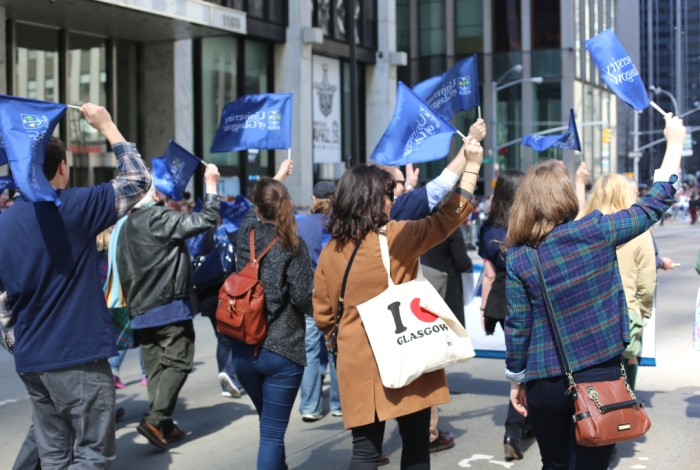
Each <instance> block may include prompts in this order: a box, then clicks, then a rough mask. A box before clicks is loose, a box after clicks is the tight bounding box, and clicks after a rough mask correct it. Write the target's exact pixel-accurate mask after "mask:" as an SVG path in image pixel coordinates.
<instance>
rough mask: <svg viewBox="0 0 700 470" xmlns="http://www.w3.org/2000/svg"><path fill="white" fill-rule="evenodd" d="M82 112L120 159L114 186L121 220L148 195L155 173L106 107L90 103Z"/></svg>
mask: <svg viewBox="0 0 700 470" xmlns="http://www.w3.org/2000/svg"><path fill="white" fill-rule="evenodd" d="M80 112H81V113H82V114H83V116H84V117H85V120H86V121H87V122H88V124H90V125H91V126H92V127H94V128H95V129H97V130H98V131H100V132H101V133H102V135H104V136H105V138H106V139H107V141H108V142H109V144H110V145H111V146H112V151H114V156H115V157H117V177H116V178H114V179H113V180H112V181H111V183H112V188H113V189H114V200H115V209H116V211H117V218H121V217H124V216H125V215H126V214H127V213H128V212H129V211H130V210H131V209H132V208H133V207H134V206H135V205H136V203H137V202H139V201H140V200H141V199H142V198H143V197H144V196H145V195H146V193H147V192H148V189H149V188H150V187H151V173H150V172H149V171H148V168H147V167H146V165H145V164H144V162H143V160H142V159H141V155H140V154H139V152H138V150H137V149H136V145H134V144H132V143H129V142H126V141H125V139H124V137H123V136H122V134H121V132H119V129H117V126H116V125H115V124H114V122H113V121H112V117H111V116H110V115H109V112H107V110H106V109H105V108H103V107H102V106H97V105H94V104H92V103H86V104H84V105H83V106H81V108H80Z"/></svg>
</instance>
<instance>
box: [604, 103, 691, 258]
mask: <svg viewBox="0 0 700 470" xmlns="http://www.w3.org/2000/svg"><path fill="white" fill-rule="evenodd" d="M664 135H665V136H666V154H665V155H664V160H663V162H662V163H661V167H660V168H659V169H658V170H656V172H655V173H654V184H653V185H652V187H651V189H650V190H649V193H647V195H646V196H645V197H644V198H642V200H640V201H639V202H637V203H635V204H634V205H632V207H631V208H629V209H625V210H622V211H620V212H616V213H615V214H611V215H604V216H602V217H601V218H600V225H601V228H603V230H604V231H606V233H607V234H608V239H609V240H610V241H611V243H613V244H614V245H615V246H619V245H622V244H623V243H627V242H628V241H630V240H631V239H633V238H635V237H637V236H639V235H641V234H642V233H644V232H646V231H647V230H649V229H650V228H651V226H652V225H654V224H655V223H656V222H658V221H659V220H660V219H661V217H662V216H663V213H664V212H666V210H668V208H669V207H671V205H672V204H673V196H674V195H675V193H676V190H675V188H674V187H673V183H675V182H676V181H677V180H678V175H677V174H676V173H677V172H678V169H679V168H680V164H681V153H682V151H683V142H684V141H685V127H683V121H682V120H681V119H678V118H677V117H673V116H672V115H671V113H669V114H667V115H666V129H665V130H664Z"/></svg>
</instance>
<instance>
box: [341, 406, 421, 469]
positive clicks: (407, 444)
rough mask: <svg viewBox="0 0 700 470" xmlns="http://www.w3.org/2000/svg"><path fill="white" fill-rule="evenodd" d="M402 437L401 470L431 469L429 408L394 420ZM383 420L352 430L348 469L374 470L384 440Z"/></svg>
mask: <svg viewBox="0 0 700 470" xmlns="http://www.w3.org/2000/svg"><path fill="white" fill-rule="evenodd" d="M396 421H397V422H398V423H399V433H400V434H401V441H402V444H403V446H402V449H401V470H428V469H430V448H429V446H430V408H426V409H424V410H421V411H417V412H415V413H411V414H410V415H406V416H401V417H399V418H396ZM384 424H385V422H384V421H375V422H374V423H372V424H366V425H364V426H359V427H357V428H352V460H350V470H376V468H377V462H379V456H380V455H381V453H382V442H383V441H384Z"/></svg>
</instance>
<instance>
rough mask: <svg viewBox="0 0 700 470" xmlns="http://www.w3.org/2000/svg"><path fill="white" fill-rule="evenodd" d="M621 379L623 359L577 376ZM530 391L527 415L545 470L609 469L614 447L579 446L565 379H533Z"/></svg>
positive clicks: (587, 379)
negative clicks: (566, 393) (621, 361)
mask: <svg viewBox="0 0 700 470" xmlns="http://www.w3.org/2000/svg"><path fill="white" fill-rule="evenodd" d="M619 378H620V359H619V358H616V359H612V360H610V361H607V362H605V363H603V364H599V365H596V366H593V367H591V368H589V369H586V370H584V371H581V372H579V373H576V374H574V379H575V380H576V382H595V381H602V380H617V379H619ZM526 388H527V412H528V418H529V420H530V426H532V431H533V432H534V433H535V438H536V439H537V444H538V445H539V447H540V455H541V456H542V469H543V470H550V469H571V470H606V469H607V468H608V463H609V462H610V457H611V456H612V452H613V449H614V448H615V446H614V445H609V446H603V447H583V446H580V445H578V444H576V437H575V435H574V424H573V423H572V422H571V416H572V415H573V414H574V402H573V399H572V398H571V396H570V395H569V396H567V395H565V394H564V392H565V391H566V389H567V388H569V381H568V379H567V378H566V377H565V376H559V377H552V378H547V379H540V380H531V381H529V382H528V383H527V385H526Z"/></svg>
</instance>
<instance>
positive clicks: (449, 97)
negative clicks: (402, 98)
mask: <svg viewBox="0 0 700 470" xmlns="http://www.w3.org/2000/svg"><path fill="white" fill-rule="evenodd" d="M413 93H415V94H416V96H418V98H420V99H422V100H423V101H425V102H426V103H427V104H428V105H430V106H432V107H433V109H434V110H435V111H437V112H438V113H440V115H441V116H442V117H444V118H445V119H447V120H448V121H449V120H450V119H452V118H453V117H454V115H455V114H456V113H457V111H466V110H468V109H471V108H473V107H475V106H480V105H481V100H480V99H479V69H478V66H477V63H476V55H470V56H469V57H467V58H466V59H462V60H460V61H459V62H457V63H456V64H455V66H454V67H452V68H451V69H450V70H448V71H447V72H445V73H443V74H442V75H438V76H437V77H433V78H429V79H427V80H424V81H422V82H420V83H419V84H417V85H415V86H414V87H413Z"/></svg>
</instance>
